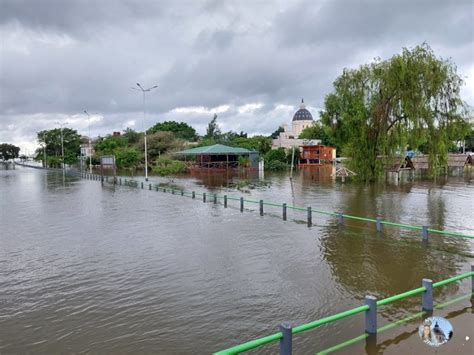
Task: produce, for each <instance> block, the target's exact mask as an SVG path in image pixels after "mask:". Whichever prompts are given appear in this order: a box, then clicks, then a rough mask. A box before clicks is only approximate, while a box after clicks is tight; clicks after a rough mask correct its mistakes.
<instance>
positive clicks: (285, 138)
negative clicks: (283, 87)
mask: <svg viewBox="0 0 474 355" xmlns="http://www.w3.org/2000/svg"><path fill="white" fill-rule="evenodd" d="M313 124H314V120H313V116H312V115H311V112H309V111H308V109H307V108H306V105H305V104H304V100H303V99H301V104H300V108H299V110H298V111H296V112H295V114H294V115H293V120H292V121H291V129H290V128H289V127H288V125H287V124H284V125H282V127H283V129H284V132H281V133H280V136H279V137H277V138H275V139H274V140H273V142H272V148H292V147H300V146H303V145H318V144H320V143H321V141H320V140H319V139H298V137H299V135H300V134H301V132H303V130H304V129H305V128H307V127H311V126H312V125H313Z"/></svg>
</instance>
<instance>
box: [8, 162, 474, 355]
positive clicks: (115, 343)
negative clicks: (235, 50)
mask: <svg viewBox="0 0 474 355" xmlns="http://www.w3.org/2000/svg"><path fill="white" fill-rule="evenodd" d="M257 175H258V174H257ZM243 179H246V180H248V181H249V182H250V186H247V185H245V184H241V186H242V188H241V190H238V189H237V188H236V186H237V185H238V183H239V181H242V180H243ZM150 182H151V183H169V181H168V180H167V179H161V178H157V177H151V181H150ZM473 183H474V178H473V177H472V176H471V175H470V174H469V173H468V174H464V175H462V176H461V175H460V176H451V177H449V178H440V179H438V180H437V181H436V182H433V181H428V180H416V181H414V182H406V181H405V182H402V183H400V184H398V185H397V184H372V185H360V184H355V183H350V182H346V183H344V184H342V183H340V182H335V181H334V180H333V179H332V178H331V177H330V176H329V175H328V174H327V172H324V171H321V170H316V171H309V172H308V171H306V172H304V173H298V174H296V175H295V177H294V179H293V181H292V182H290V180H289V178H288V176H287V175H286V174H276V175H267V176H266V177H265V179H264V182H262V181H259V179H258V176H254V175H250V176H240V177H239V176H229V175H222V174H221V175H219V174H218V175H215V174H212V175H210V174H201V175H196V176H193V177H187V178H178V179H175V180H174V181H173V182H172V184H173V185H174V186H177V187H179V188H185V189H186V190H189V191H191V190H195V191H199V192H203V191H207V192H208V193H209V194H211V195H212V193H219V194H224V193H226V194H228V195H229V196H236V197H240V196H245V198H247V199H252V200H258V199H264V200H265V201H269V202H270V201H271V202H278V203H283V202H286V203H288V204H295V205H298V206H302V207H305V206H312V207H313V208H319V209H323V210H328V211H341V212H344V213H347V214H352V215H358V216H368V217H374V216H377V215H379V216H382V217H383V218H384V219H387V220H390V221H394V222H400V223H407V224H413V225H419V226H421V225H424V224H428V225H430V226H432V227H433V228H440V229H446V230H452V231H458V232H464V233H467V234H471V235H473V234H474V218H473V216H474V214H473V202H472V201H474V185H473ZM244 185H245V186H244ZM208 201H209V202H208V203H202V201H199V200H195V201H193V200H191V199H190V198H186V197H181V196H177V195H174V196H173V195H171V194H164V193H162V192H156V191H148V190H146V189H144V190H141V189H136V188H131V187H127V186H115V187H114V186H111V185H109V184H105V185H104V186H101V184H100V183H99V182H97V181H89V180H83V179H79V178H78V177H74V176H69V175H66V176H63V175H62V174H61V173H57V172H46V171H42V170H36V169H29V168H21V167H17V168H16V169H15V170H1V171H0V208H1V210H0V212H1V214H0V226H1V230H0V354H23V353H48V354H58V353H95V354H107V353H110V354H111V353H113V354H122V353H157V354H206V353H212V352H214V351H217V350H221V349H224V348H227V347H230V346H234V345H237V344H239V343H242V342H245V341H248V340H251V339H253V338H255V337H260V336H264V335H268V334H271V333H273V332H275V331H277V330H278V324H279V323H280V322H282V321H290V322H291V323H292V324H294V325H299V324H302V323H305V322H308V321H312V320H316V319H319V318H322V317H325V316H328V315H331V314H334V313H337V312H340V311H344V310H347V309H349V308H352V307H356V306H359V305H361V304H362V302H363V298H364V296H365V295H367V294H371V295H374V296H376V297H378V298H383V297H387V296H391V295H394V294H397V293H400V292H403V291H406V290H409V289H413V288H416V287H419V286H421V279H422V278H424V277H428V278H432V279H433V280H435V281H438V280H442V279H445V278H448V277H451V276H453V275H456V274H459V273H461V272H466V271H469V270H470V264H471V263H472V262H473V255H474V243H473V242H472V241H468V240H465V239H460V238H453V237H443V236H432V237H431V238H430V241H429V243H428V245H426V244H423V243H421V237H420V235H419V232H417V231H405V230H398V229H394V228H388V227H387V228H385V227H384V230H383V232H382V233H379V234H378V233H376V232H375V226H373V225H371V224H367V223H361V222H351V221H349V222H347V223H346V224H345V225H344V226H343V227H341V226H338V225H337V223H336V221H335V219H334V218H333V217H330V216H329V217H328V216H323V215H317V214H314V215H313V224H314V225H313V226H312V227H311V228H308V227H307V226H306V221H305V218H306V214H305V212H297V211H292V210H288V220H287V221H283V220H282V218H281V210H280V209H279V208H272V207H269V206H265V215H264V216H263V217H261V216H260V215H259V213H258V205H256V204H253V205H251V204H247V205H246V210H245V211H244V212H243V213H241V212H240V211H239V209H238V201H233V200H232V201H229V208H227V209H224V208H223V206H222V204H217V205H214V204H213V203H212V199H208ZM470 282H471V280H464V281H462V282H458V283H455V284H451V285H449V286H446V287H443V288H441V289H437V290H436V291H435V303H443V302H446V301H449V300H452V299H456V298H458V297H461V296H463V295H468V296H469V292H470V290H471V283H470ZM468 296H467V297H464V298H462V299H460V300H459V301H457V302H455V303H453V304H450V305H448V306H445V307H444V308H443V309H439V310H436V311H435V315H441V316H446V317H448V318H449V319H450V321H451V322H452V324H453V327H454V332H455V337H454V338H453V340H452V341H451V342H450V343H448V344H446V345H444V348H440V349H439V351H441V350H443V349H444V350H443V351H448V353H454V352H455V353H470V352H471V351H472V349H473V348H472V339H474V336H472V335H473V334H472V332H473V331H472V329H474V322H473V321H474V317H473V316H472V304H471V301H470V299H469V297H468ZM420 306H421V300H420V297H418V296H414V297H411V298H408V299H406V300H403V301H398V302H396V303H393V304H390V305H387V306H384V307H381V308H380V309H379V317H378V322H379V326H383V325H387V324H389V323H391V322H394V321H396V320H399V319H402V318H404V317H407V316H410V315H412V314H416V313H417V312H419V311H420ZM420 322H421V317H419V319H418V318H415V319H413V320H411V321H409V322H405V323H403V324H401V325H399V326H397V327H394V328H392V329H390V330H387V331H386V332H384V333H381V334H379V335H378V337H377V341H376V343H375V345H374V344H369V343H366V342H365V341H359V342H356V343H355V344H352V345H348V346H347V347H343V348H341V349H339V350H338V351H337V352H336V353H344V354H354V353H366V352H367V353H377V352H382V351H383V352H385V353H396V352H400V351H405V352H406V353H414V352H416V353H424V352H427V353H430V352H432V350H431V349H429V348H427V346H426V345H425V344H423V343H421V341H419V339H418V338H417V336H418V335H417V334H416V331H415V330H416V328H417V327H418V325H419V324H420ZM363 331H364V320H363V315H362V314H360V315H356V316H354V317H351V318H347V319H344V320H340V321H337V322H335V323H332V324H329V325H326V326H323V327H320V328H317V329H314V330H311V331H308V332H305V333H301V334H298V335H295V336H294V338H293V344H294V349H295V353H296V354H309V353H316V352H319V351H323V350H324V349H328V348H331V347H333V346H335V345H337V344H339V343H341V342H344V341H347V340H350V339H352V338H354V337H356V336H359V335H361V334H363ZM456 335H457V336H456ZM466 336H470V340H466ZM277 345H278V344H272V345H267V346H264V347H261V348H258V349H257V350H254V351H253V352H250V353H275V352H277V349H278V348H277Z"/></svg>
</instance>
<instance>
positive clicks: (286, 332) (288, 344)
mask: <svg viewBox="0 0 474 355" xmlns="http://www.w3.org/2000/svg"><path fill="white" fill-rule="evenodd" d="M279 328H280V332H281V333H282V334H283V336H282V337H281V338H280V355H291V354H292V352H293V351H292V347H293V333H292V327H291V324H290V323H281V324H280V326H279Z"/></svg>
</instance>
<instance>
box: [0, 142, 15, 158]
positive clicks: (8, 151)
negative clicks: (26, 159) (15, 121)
mask: <svg viewBox="0 0 474 355" xmlns="http://www.w3.org/2000/svg"><path fill="white" fill-rule="evenodd" d="M19 153H20V147H17V146H16V145H13V144H8V143H2V144H0V160H2V161H7V160H10V159H16V158H18V155H19Z"/></svg>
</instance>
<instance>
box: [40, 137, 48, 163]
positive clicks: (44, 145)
mask: <svg viewBox="0 0 474 355" xmlns="http://www.w3.org/2000/svg"><path fill="white" fill-rule="evenodd" d="M41 148H43V168H47V167H48V166H47V165H46V143H43V144H42V145H41Z"/></svg>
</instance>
